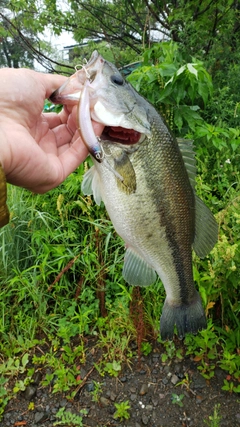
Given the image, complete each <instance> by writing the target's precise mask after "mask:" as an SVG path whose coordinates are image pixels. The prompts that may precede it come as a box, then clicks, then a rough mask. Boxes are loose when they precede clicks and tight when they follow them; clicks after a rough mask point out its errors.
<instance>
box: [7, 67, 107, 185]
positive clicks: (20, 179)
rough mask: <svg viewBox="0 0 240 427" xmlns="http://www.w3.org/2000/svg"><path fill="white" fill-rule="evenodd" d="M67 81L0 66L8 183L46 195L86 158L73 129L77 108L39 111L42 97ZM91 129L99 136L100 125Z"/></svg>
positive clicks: (43, 98)
mask: <svg viewBox="0 0 240 427" xmlns="http://www.w3.org/2000/svg"><path fill="white" fill-rule="evenodd" d="M65 80H66V78H65V77H63V76H59V75H50V74H43V73H37V72H35V71H32V70H28V69H11V68H10V69H9V68H3V69H1V70H0V94H1V97H0V163H1V164H2V166H3V168H4V172H5V175H6V179H7V182H9V183H11V184H15V185H18V186H21V187H25V188H27V189H29V190H31V191H34V192H36V193H44V192H46V191H48V190H50V189H52V188H54V187H56V186H57V185H59V184H60V183H61V182H63V181H64V179H65V178H66V177H67V176H68V175H69V174H70V173H71V172H73V171H74V170H75V169H76V168H77V167H78V166H79V165H80V164H81V163H82V162H83V161H84V160H85V158H86V157H87V155H88V151H87V148H86V147H85V145H84V144H83V142H82V140H81V138H80V136H79V133H78V129H77V123H76V117H77V106H69V107H66V106H65V107H64V109H63V110H62V111H61V112H60V113H59V114H56V113H42V110H43V106H44V100H45V99H46V98H48V97H49V96H50V95H51V94H52V92H53V91H54V90H55V89H57V88H58V87H59V86H61V85H62V84H63V83H64V82H65ZM93 127H94V131H95V133H96V135H100V134H101V132H102V130H103V127H104V126H103V125H101V124H99V123H93Z"/></svg>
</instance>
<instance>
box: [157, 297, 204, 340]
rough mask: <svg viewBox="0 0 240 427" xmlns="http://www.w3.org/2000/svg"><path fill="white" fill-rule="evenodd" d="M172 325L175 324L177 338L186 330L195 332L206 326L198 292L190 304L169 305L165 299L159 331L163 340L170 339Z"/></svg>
mask: <svg viewBox="0 0 240 427" xmlns="http://www.w3.org/2000/svg"><path fill="white" fill-rule="evenodd" d="M174 325H176V326H177V331H178V336H179V338H181V339H182V338H184V336H185V334H186V333H187V332H190V333H193V334H196V333H197V332H198V331H200V330H201V329H205V328H206V327H207V321H206V316H205V313H204V309H203V306H202V302H201V299H200V296H199V294H198V292H196V297H195V298H194V301H192V302H191V303H190V304H182V305H178V306H174V305H171V304H170V303H169V302H168V301H167V299H166V300H165V303H164V306H163V310H162V316H161V319H160V333H161V337H162V339H163V340H166V339H172V338H173V333H174Z"/></svg>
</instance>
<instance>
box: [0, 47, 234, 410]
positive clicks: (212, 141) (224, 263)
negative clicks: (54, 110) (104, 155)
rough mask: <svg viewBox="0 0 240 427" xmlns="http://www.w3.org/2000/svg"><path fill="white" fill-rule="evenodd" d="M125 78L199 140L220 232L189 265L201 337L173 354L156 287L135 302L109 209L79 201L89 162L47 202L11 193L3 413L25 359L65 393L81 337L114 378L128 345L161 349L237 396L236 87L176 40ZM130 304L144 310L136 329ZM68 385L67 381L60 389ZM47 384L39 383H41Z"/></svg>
mask: <svg viewBox="0 0 240 427" xmlns="http://www.w3.org/2000/svg"><path fill="white" fill-rule="evenodd" d="M233 69H234V66H233V68H232V71H231V72H233ZM229 74H230V70H229ZM128 79H129V81H130V82H131V83H132V84H133V85H134V86H135V87H136V89H137V90H138V91H140V92H141V93H142V94H143V95H144V96H145V97H147V98H148V99H149V100H150V101H151V102H152V103H153V104H154V105H155V106H156V108H157V109H158V111H159V112H160V114H162V115H163V117H164V118H165V120H166V121H167V122H168V124H169V126H170V128H171V129H172V131H173V132H174V133H175V135H176V136H180V137H186V138H191V139H193V140H194V144H195V147H196V159H197V168H198V175H197V179H196V191H197V193H198V195H199V196H200V197H201V198H202V199H203V200H204V201H205V203H206V204H207V205H208V206H209V207H210V209H211V210H212V211H213V213H214V214H215V216H216V219H217V221H218V224H219V241H218V243H217V244H216V246H215V248H214V249H213V250H212V252H211V253H210V254H209V256H208V257H206V259H204V260H200V259H199V258H198V257H197V256H195V255H194V259H193V265H194V279H195V282H196V285H197V286H198V288H199V291H200V293H201V296H202V299H203V303H204V306H205V309H206V313H207V317H208V328H207V330H206V331H202V332H200V333H199V334H198V335H197V336H196V337H194V336H188V337H187V338H186V340H185V344H184V345H183V346H182V347H180V349H179V348H178V344H177V342H176V341H174V342H172V343H169V342H167V343H162V342H161V340H160V339H159V335H158V329H159V318H160V314H161V308H162V305H163V302H164V299H165V295H164V290H163V287H162V284H161V282H160V280H159V281H158V282H157V283H156V284H154V285H153V286H150V287H149V288H146V289H141V290H138V291H137V292H136V291H135V290H134V289H133V288H132V287H130V286H128V285H127V284H126V283H125V282H124V280H123V278H122V275H121V271H122V264H123V256H124V243H123V242H122V240H121V239H120V238H119V237H118V236H117V235H116V233H115V231H114V229H113V227H112V224H111V222H110V221H109V218H108V216H107V214H106V211H105V208H104V206H101V207H98V206H96V205H95V204H94V202H93V200H92V199H91V198H90V197H84V196H83V195H82V194H81V182H82V179H83V175H84V172H85V171H86V170H87V169H88V168H89V167H90V166H91V163H90V160H87V161H86V162H85V163H84V164H83V165H81V166H80V167H79V168H78V170H77V171H75V172H74V173H73V174H72V175H71V176H69V177H68V179H67V180H66V181H65V182H64V183H63V184H62V185H61V186H59V187H58V188H57V189H54V190H52V191H51V192H49V193H47V194H45V195H34V194H30V193H29V192H27V191H26V190H23V189H20V188H17V187H11V186H9V189H8V204H9V208H10V215H11V220H10V224H9V225H8V226H6V227H4V228H3V229H2V230H1V231H0V240H1V258H0V266H1V269H0V271H1V277H0V285H1V286H0V292H1V296H0V307H1V308H0V310H1V315H0V337H1V340H0V354H1V358H2V360H1V361H0V362H2V364H0V373H1V374H2V379H1V381H0V414H1V411H2V413H3V411H4V407H5V405H6V403H7V401H8V399H9V398H10V397H12V396H13V395H14V393H15V392H17V391H19V390H22V389H24V387H26V384H27V381H26V382H25V383H19V382H18V381H17V380H16V383H15V389H14V390H15V391H14V390H12V389H11V387H10V385H9V379H10V378H15V377H16V372H17V373H19V371H21V372H25V373H26V372H27V368H26V366H27V362H28V356H26V357H25V359H26V360H25V359H24V362H23V360H22V355H24V354H25V355H26V354H27V355H29V358H30V356H31V361H32V363H33V364H36V365H37V364H44V366H50V367H51V369H52V372H53V374H52V375H54V373H55V376H56V372H57V381H56V382H55V386H54V387H55V390H54V391H55V392H57V391H61V390H63V387H64V391H69V390H71V387H72V386H73V385H75V382H76V381H75V377H76V372H75V371H74V369H73V368H71V366H72V365H74V364H75V365H76V363H77V362H76V360H78V359H79V357H81V360H84V357H85V356H84V351H85V350H84V340H83V337H84V336H87V335H91V336H95V337H96V345H97V346H100V347H102V348H104V360H103V361H102V364H101V366H100V368H99V369H101V370H102V372H108V373H110V374H111V375H118V373H119V370H121V366H122V363H123V362H124V361H125V360H126V359H129V358H131V357H132V355H133V352H132V350H131V347H130V345H129V344H130V342H132V341H135V342H136V343H137V345H138V347H139V345H142V344H145V346H143V347H141V348H142V349H143V350H144V349H145V351H146V348H147V347H146V342H147V341H149V342H154V341H156V340H157V341H158V342H160V344H161V346H162V353H163V355H164V360H165V361H166V360H168V359H170V358H172V357H174V356H175V357H179V358H182V357H184V355H185V354H190V355H192V357H195V359H196V360H198V361H199V370H200V371H201V373H202V374H203V375H204V376H205V378H211V377H212V376H213V375H214V370H215V368H216V366H218V365H219V366H220V367H221V368H222V369H224V370H226V372H228V373H229V374H230V376H231V380H232V381H231V382H229V381H227V380H226V383H225V384H224V385H223V387H225V390H227V391H230V392H232V391H235V392H239V391H240V390H239V389H240V387H239V385H238V378H239V370H240V366H239V347H240V325H239V314H240V304H239V299H240V295H239V263H240V243H239V241H240V239H239V237H240V187H239V184H240V182H239V155H240V154H239V153H240V151H239V149H240V129H239V126H238V124H239V119H238V114H237V111H238V101H237V99H236V98H235V94H233V93H232V95H229V98H228V101H229V102H228V103H227V104H225V102H224V100H225V99H226V97H227V94H230V92H231V90H230V87H231V84H232V83H230V84H229V86H228V87H226V86H224V85H221V84H220V83H221V82H222V81H223V77H219V76H218V78H217V79H216V83H215V86H214V85H213V83H212V78H211V75H210V74H209V72H208V71H207V69H206V66H205V63H204V61H203V60H199V59H197V58H195V57H190V56H189V54H188V53H187V54H186V53H184V50H183V49H182V48H181V46H180V45H179V44H176V43H173V42H166V43H161V44H156V45H154V46H153V48H150V49H147V50H145V52H144V55H143V58H142V61H141V64H140V66H139V67H137V68H136V70H135V71H134V72H133V73H132V74H131V75H130V76H129V77H128ZM220 93H221V94H222V98H221V96H219V94H220ZM217 99H218V104H217V102H216V100H217ZM222 102H223V103H222ZM213 107H214V108H213ZM229 123H231V125H230V126H229ZM134 304H135V305H134ZM137 305H138V306H139V307H140V306H141V310H140V309H139V312H138V318H137V319H136V317H134V316H133V312H134V307H136V306H137ZM140 320H141V321H142V323H143V324H141V328H140V329H139V323H140ZM76 339H77V342H78V345H77V346H74V345H73V344H72V343H73V340H76ZM45 342H48V344H49V349H50V350H49V354H47V355H46V357H45V358H43V357H42V358H39V357H36V356H34V357H33V358H32V356H33V353H34V350H33V349H34V348H35V346H36V345H41V344H44V343H45ZM60 348H61V351H62V352H63V353H62V354H63V355H64V357H63V359H62V360H63V361H64V362H63V361H62V362H61V363H62V365H61V368H59V365H58V368H57V367H56V366H57V365H56V358H55V353H56V351H59V349H60ZM79 354H80V355H81V356H79ZM50 355H51V357H50ZM9 358H10V359H9ZM8 359H9V360H10V361H11V363H10V364H9V363H7V362H6V361H7V360H8ZM58 363H60V362H58ZM75 365H74V366H75ZM32 375H33V373H32V372H28V373H27V376H26V379H28V380H29V381H31V378H32ZM63 377H64V378H65V380H66V377H67V378H68V382H67V385H66V381H65V380H64V381H65V382H64V381H63ZM51 379H52V377H51V375H50V376H46V377H45V379H44V384H45V385H47V384H48V383H49V382H50V381H51Z"/></svg>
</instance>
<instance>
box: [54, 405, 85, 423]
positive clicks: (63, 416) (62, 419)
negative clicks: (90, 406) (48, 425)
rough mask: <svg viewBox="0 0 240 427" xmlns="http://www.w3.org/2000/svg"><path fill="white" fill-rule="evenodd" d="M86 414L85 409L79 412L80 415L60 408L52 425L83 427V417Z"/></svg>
mask: <svg viewBox="0 0 240 427" xmlns="http://www.w3.org/2000/svg"><path fill="white" fill-rule="evenodd" d="M86 414H87V411H86V410H85V409H82V410H81V415H77V414H73V413H72V412H70V411H67V410H66V409H65V408H60V409H59V411H58V412H57V413H56V418H58V420H57V421H55V422H54V423H53V425H54V426H68V427H83V417H82V416H84V415H86Z"/></svg>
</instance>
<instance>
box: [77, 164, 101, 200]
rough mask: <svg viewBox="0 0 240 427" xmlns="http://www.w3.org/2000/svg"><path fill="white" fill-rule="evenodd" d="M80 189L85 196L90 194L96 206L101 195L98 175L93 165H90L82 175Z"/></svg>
mask: <svg viewBox="0 0 240 427" xmlns="http://www.w3.org/2000/svg"><path fill="white" fill-rule="evenodd" d="M81 189H82V192H83V194H85V196H92V195H93V198H94V200H95V202H96V204H97V205H98V206H100V204H101V201H102V195H101V192H100V187H99V184H98V176H97V171H96V168H95V166H92V167H91V168H90V169H89V170H88V171H87V172H86V173H85V175H84V177H83V182H82V185H81Z"/></svg>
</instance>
